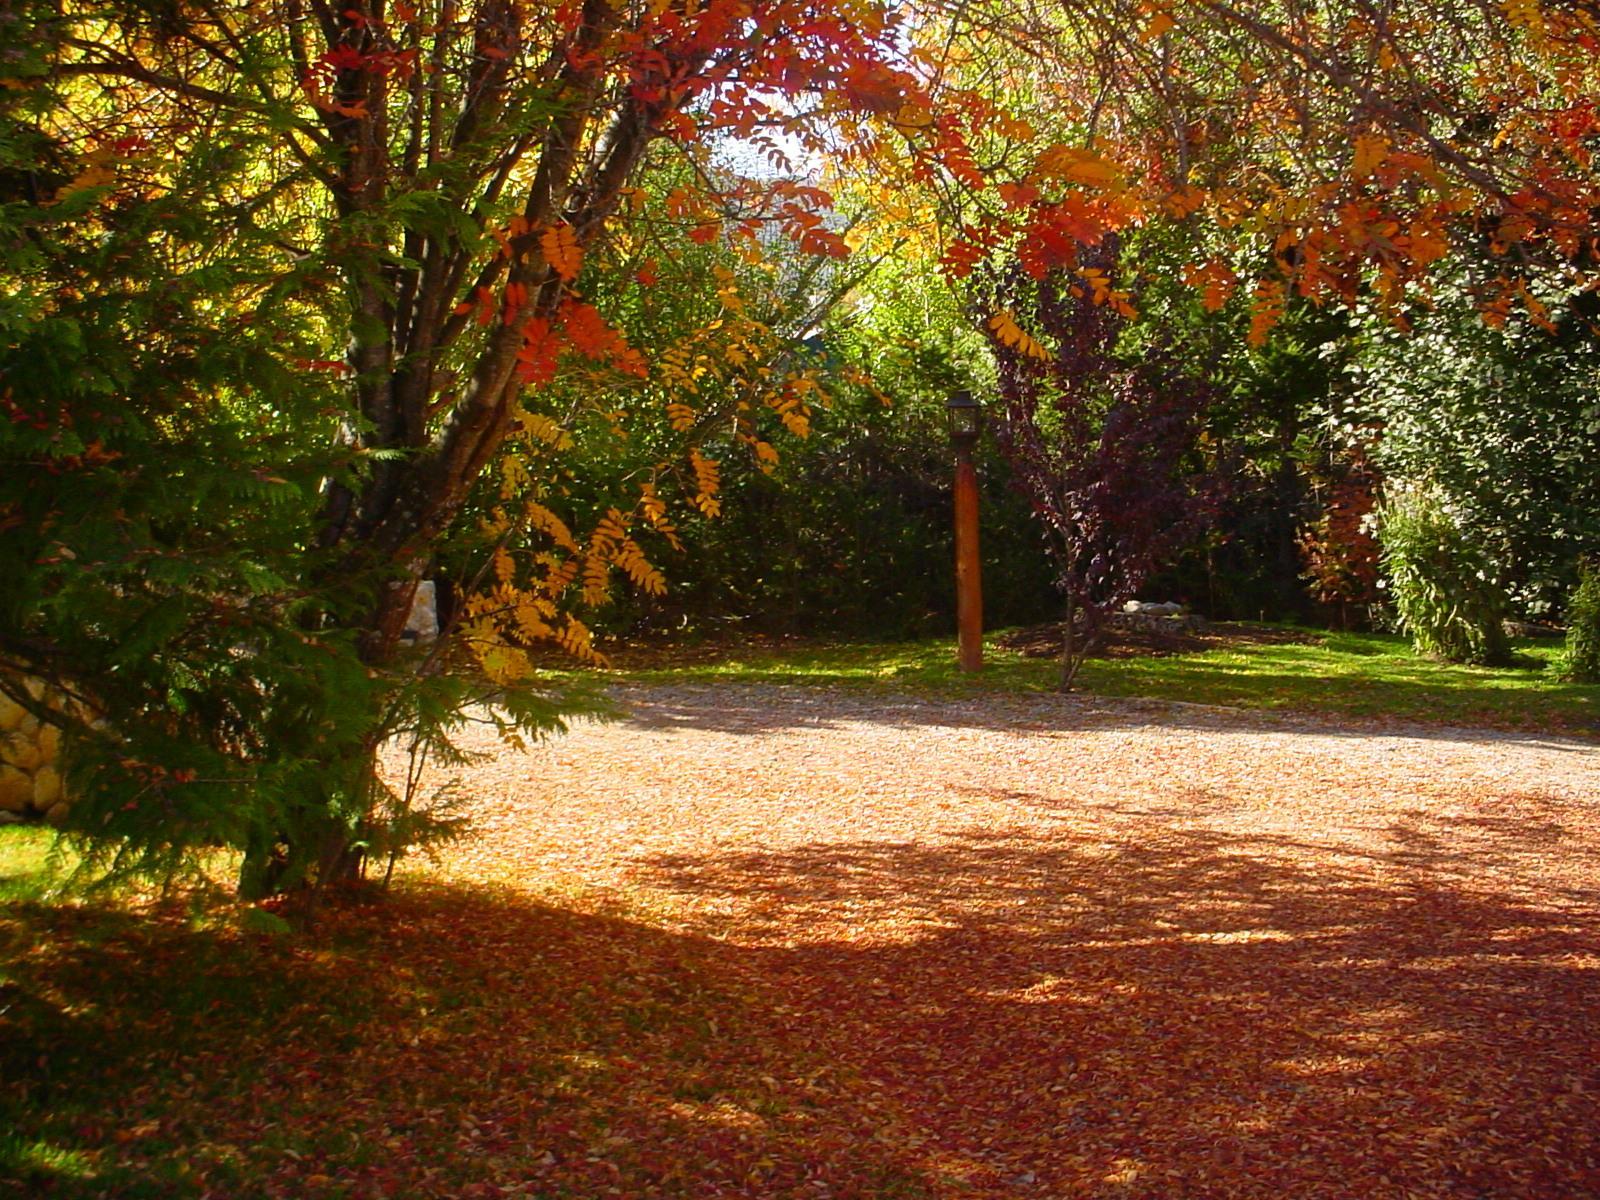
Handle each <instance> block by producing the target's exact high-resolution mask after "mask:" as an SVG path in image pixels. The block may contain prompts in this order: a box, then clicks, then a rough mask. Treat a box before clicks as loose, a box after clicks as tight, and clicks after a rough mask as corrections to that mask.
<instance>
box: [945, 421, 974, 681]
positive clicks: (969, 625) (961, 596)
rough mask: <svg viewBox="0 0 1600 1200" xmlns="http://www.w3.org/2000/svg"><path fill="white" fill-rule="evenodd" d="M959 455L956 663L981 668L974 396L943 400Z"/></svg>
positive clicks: (957, 466) (953, 441)
mask: <svg viewBox="0 0 1600 1200" xmlns="http://www.w3.org/2000/svg"><path fill="white" fill-rule="evenodd" d="M945 417H946V419H947V420H948V421H949V425H950V444H951V445H952V446H954V447H955V451H956V478H955V522H956V529H955V533H956V661H957V664H958V665H959V666H960V668H961V669H962V670H963V671H976V670H978V669H980V668H981V667H982V666H983V580H982V568H981V566H980V565H979V562H978V471H977V468H976V467H974V466H973V464H972V450H973V447H974V446H976V445H977V443H978V435H979V434H980V433H982V432H983V406H982V405H981V404H979V403H978V401H977V400H976V399H975V398H974V397H973V395H972V393H971V392H968V391H959V392H956V393H954V394H953V395H952V396H951V397H950V399H949V400H947V401H946V402H945Z"/></svg>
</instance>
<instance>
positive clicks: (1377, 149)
mask: <svg viewBox="0 0 1600 1200" xmlns="http://www.w3.org/2000/svg"><path fill="white" fill-rule="evenodd" d="M1391 145H1392V143H1391V142H1390V141H1389V139H1388V138H1386V137H1384V136H1383V135H1382V134H1380V133H1363V134H1361V135H1360V136H1359V137H1357V138H1356V140H1355V155H1354V157H1353V158H1352V160H1351V163H1350V174H1351V175H1352V176H1354V177H1355V178H1356V179H1365V178H1366V177H1367V176H1368V175H1371V174H1372V173H1373V171H1375V170H1377V169H1378V168H1379V167H1380V166H1382V165H1383V162H1384V160H1385V159H1387V158H1388V157H1389V149H1390V147H1391Z"/></svg>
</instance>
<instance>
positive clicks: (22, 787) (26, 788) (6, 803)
mask: <svg viewBox="0 0 1600 1200" xmlns="http://www.w3.org/2000/svg"><path fill="white" fill-rule="evenodd" d="M32 803H33V780H31V779H29V778H28V777H27V776H26V775H25V774H23V773H22V772H21V771H19V770H17V769H16V768H15V767H6V766H0V812H11V813H20V812H26V811H27V810H28V806H29V805H30V804H32Z"/></svg>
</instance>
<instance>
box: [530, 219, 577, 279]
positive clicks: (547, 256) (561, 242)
mask: <svg viewBox="0 0 1600 1200" xmlns="http://www.w3.org/2000/svg"><path fill="white" fill-rule="evenodd" d="M539 247H540V249H542V250H543V251H544V260H545V262H547V263H549V264H550V269H551V270H552V271H554V272H555V273H556V274H557V275H558V276H560V277H561V279H562V281H563V282H565V283H571V282H572V281H573V280H574V279H576V278H577V277H578V269H579V268H580V267H582V266H583V247H581V246H579V245H578V236H577V233H576V232H575V231H574V230H573V228H572V226H571V225H568V224H567V223H566V222H565V221H562V222H560V223H558V224H555V225H552V226H550V228H548V229H546V230H545V231H544V232H543V233H542V234H540V235H539ZM586 290H587V289H586Z"/></svg>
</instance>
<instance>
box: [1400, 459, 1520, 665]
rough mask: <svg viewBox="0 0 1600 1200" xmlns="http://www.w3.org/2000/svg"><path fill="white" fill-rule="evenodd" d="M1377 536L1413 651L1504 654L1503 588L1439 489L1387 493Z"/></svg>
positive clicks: (1459, 657) (1481, 660) (1481, 659)
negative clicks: (1442, 498)
mask: <svg viewBox="0 0 1600 1200" xmlns="http://www.w3.org/2000/svg"><path fill="white" fill-rule="evenodd" d="M1378 539H1379V541H1380V542H1381V543H1382V546H1383V571H1384V576H1385V578H1386V580H1387V582H1388V587H1389V594H1390V597H1391V598H1392V599H1393V601H1394V606H1395V611H1396V614H1397V615H1398V617H1399V619H1400V627H1401V628H1402V629H1403V630H1404V631H1405V632H1406V633H1408V634H1409V635H1410V636H1411V641H1412V644H1413V645H1415V646H1416V648H1417V650H1418V651H1419V652H1421V653H1423V654H1430V655H1433V656H1434V657H1436V658H1443V659H1446V660H1448V661H1450V662H1460V663H1476V664H1479V665H1483V666H1489V665H1496V664H1504V663H1507V662H1509V661H1510V659H1511V647H1510V644H1509V643H1508V641H1507V639H1506V633H1505V626H1504V624H1503V622H1504V619H1505V610H1506V600H1505V594H1504V593H1503V592H1502V590H1501V589H1500V587H1499V585H1498V583H1497V582H1496V580H1495V574H1494V568H1493V565H1492V564H1491V563H1490V561H1489V558H1488V556H1487V555H1485V554H1484V553H1483V551H1482V549H1481V548H1479V547H1478V546H1476V545H1474V544H1473V543H1472V542H1471V541H1469V540H1468V538H1467V537H1466V536H1465V534H1464V533H1463V532H1462V529H1461V526H1460V525H1459V524H1458V523H1457V522H1456V520H1455V519H1454V518H1453V517H1452V516H1451V514H1450V512H1449V510H1448V509H1446V508H1445V506H1444V505H1443V503H1442V502H1441V501H1440V499H1439V497H1438V496H1437V495H1435V494H1433V493H1431V492H1428V491H1425V490H1420V489H1417V490H1406V491H1402V492H1398V493H1396V494H1395V495H1393V496H1391V497H1390V498H1389V499H1388V501H1387V502H1386V503H1385V504H1384V507H1383V510H1382V516H1381V523H1380V525H1379V531H1378Z"/></svg>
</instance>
